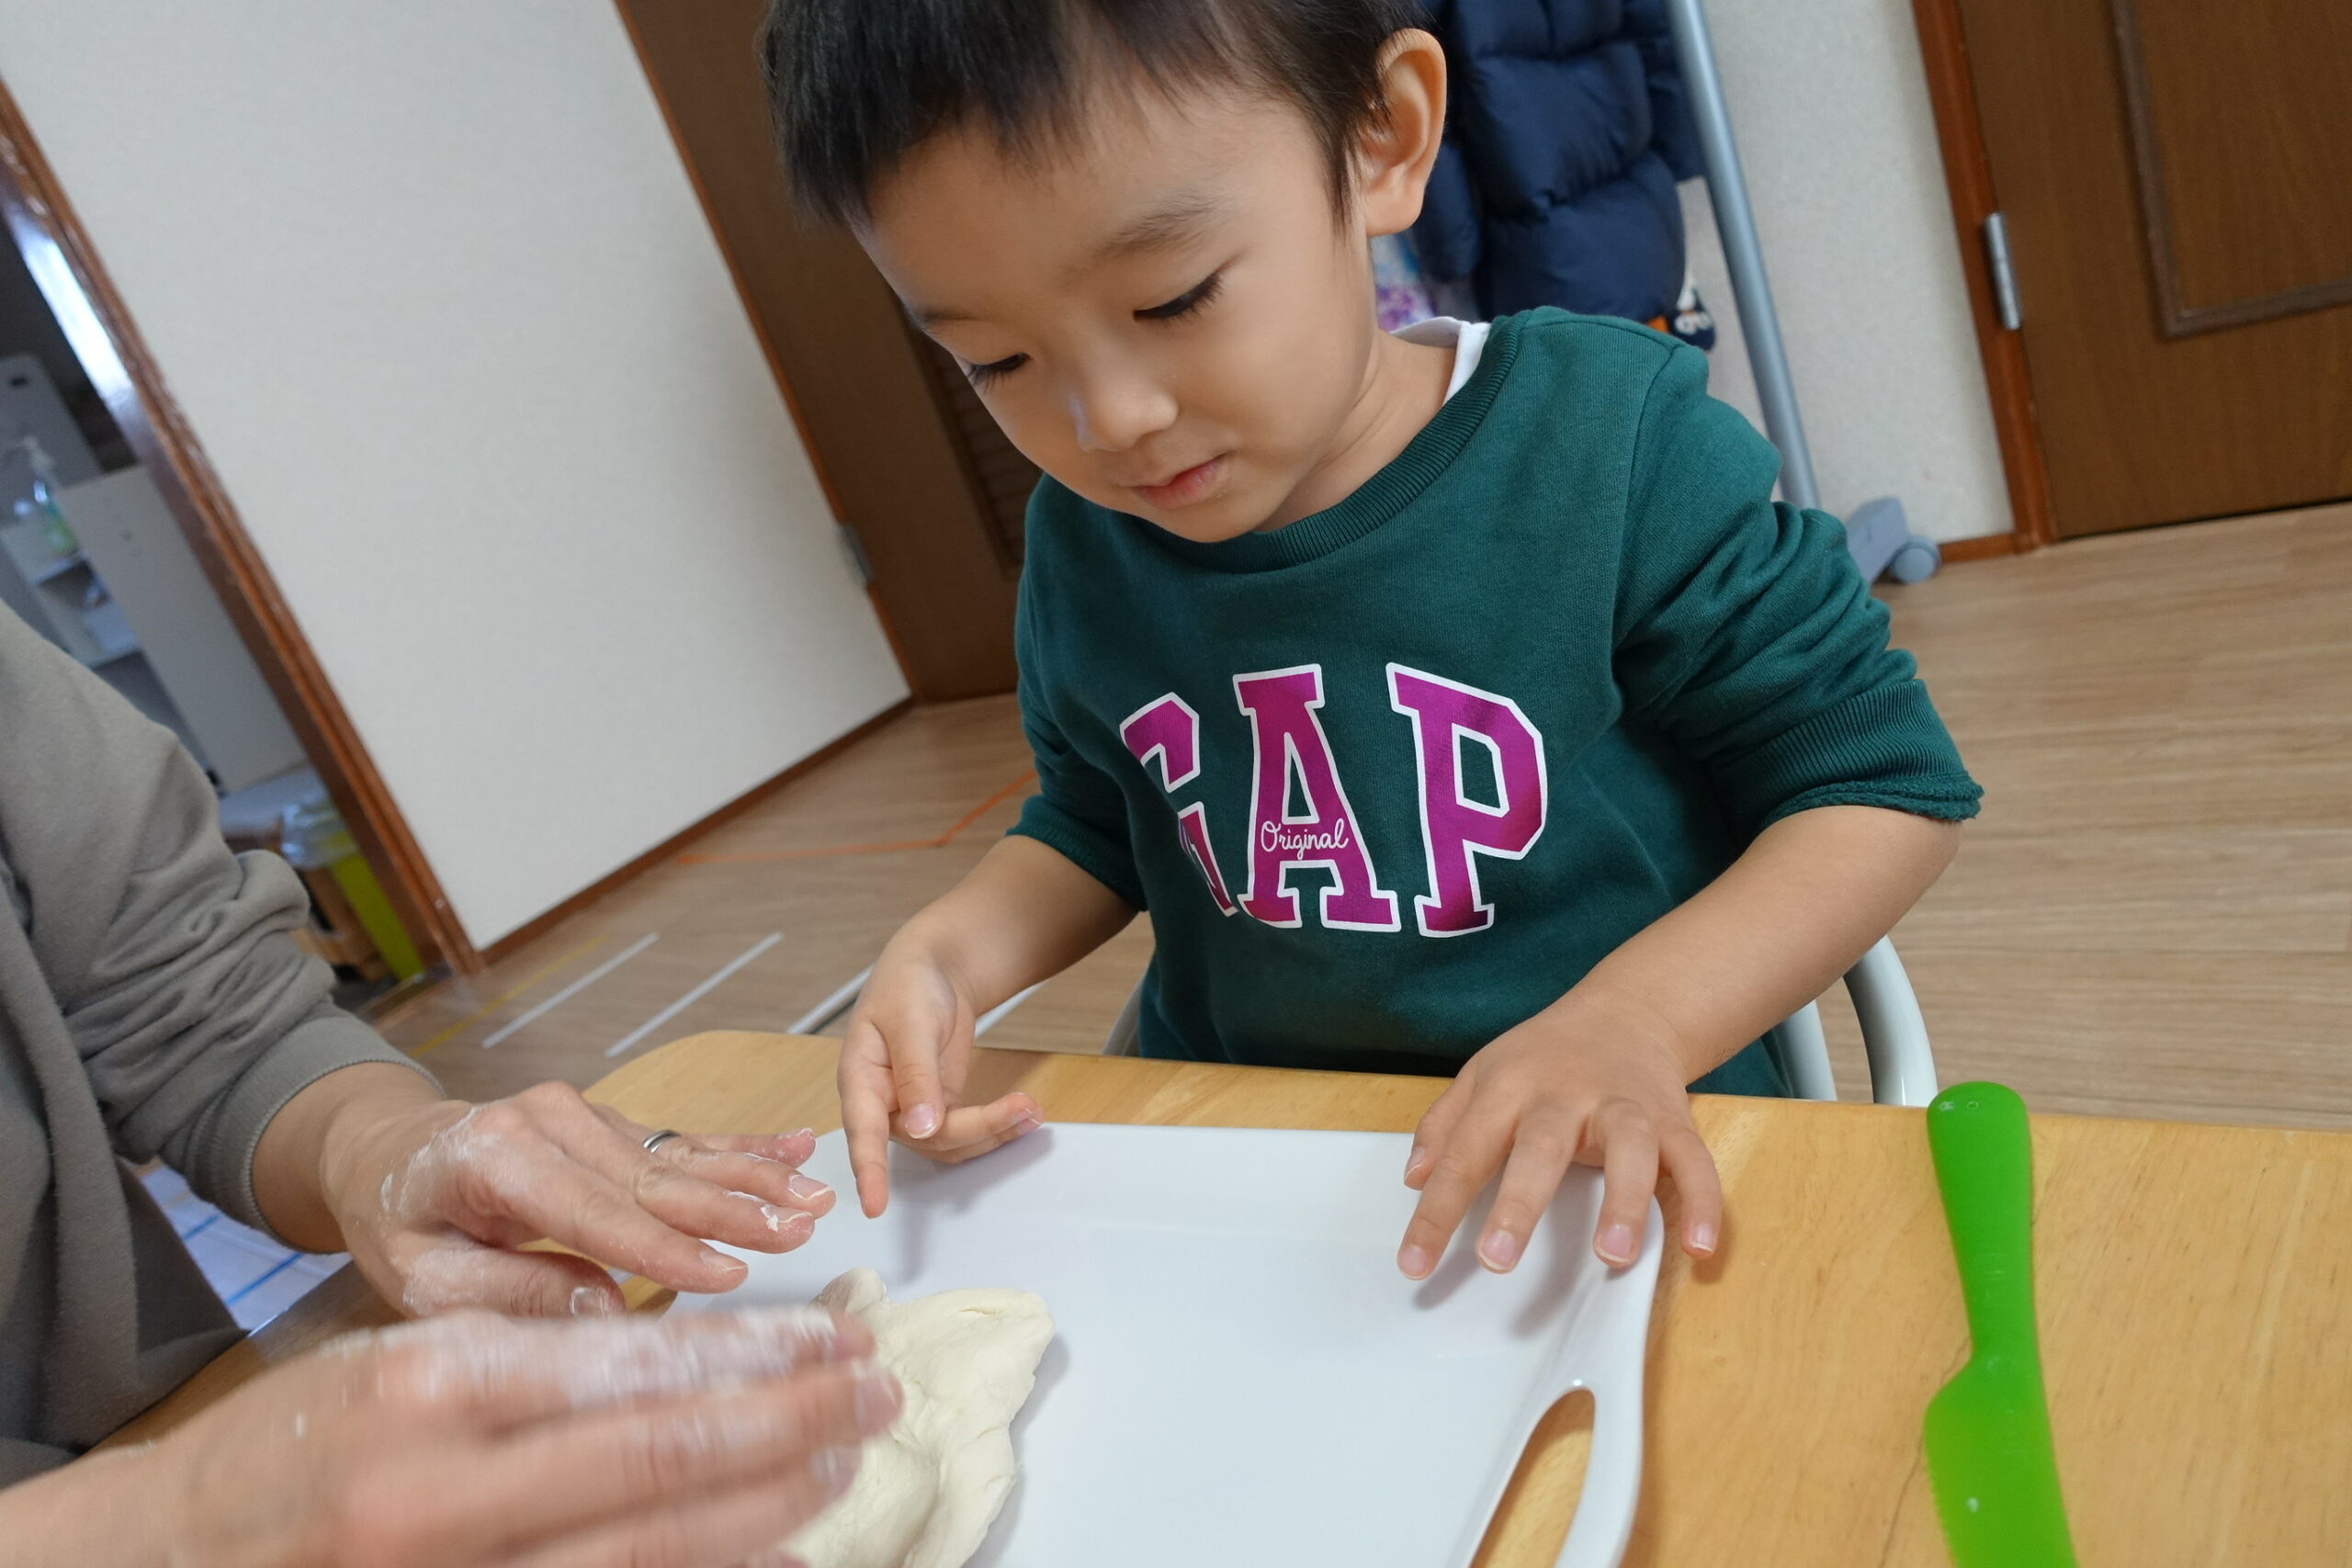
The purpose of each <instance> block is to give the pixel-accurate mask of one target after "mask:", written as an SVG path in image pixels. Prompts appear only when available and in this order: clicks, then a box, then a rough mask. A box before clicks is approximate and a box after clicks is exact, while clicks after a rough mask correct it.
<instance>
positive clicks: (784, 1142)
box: [589, 1105, 833, 1250]
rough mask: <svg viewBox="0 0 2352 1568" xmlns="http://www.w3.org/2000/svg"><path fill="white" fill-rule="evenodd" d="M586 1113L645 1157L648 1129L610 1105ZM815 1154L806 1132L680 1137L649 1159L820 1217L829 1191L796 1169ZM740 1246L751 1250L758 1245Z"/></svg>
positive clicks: (829, 1198)
mask: <svg viewBox="0 0 2352 1568" xmlns="http://www.w3.org/2000/svg"><path fill="white" fill-rule="evenodd" d="M589 1109H591V1110H592V1111H594V1112H595V1113H596V1115H597V1116H599V1117H600V1118H602V1119H603V1120H604V1122H605V1124H606V1125H608V1126H610V1127H611V1128H612V1129H613V1130H614V1131H615V1132H616V1133H617V1134H619V1135H620V1137H621V1139H622V1141H623V1142H624V1143H625V1144H626V1145H628V1147H629V1148H631V1149H635V1150H637V1151H638V1152H639V1153H640V1154H641V1153H643V1152H644V1150H645V1140H646V1139H647V1138H649V1137H650V1136H652V1134H653V1130H652V1129H651V1128H650V1127H644V1126H640V1125H639V1124H638V1123H637V1122H632V1121H630V1120H629V1119H628V1117H626V1116H624V1115H622V1114H621V1113H620V1112H619V1111H615V1110H614V1109H613V1108H612V1107H611V1106H609V1105H591V1106H590V1107H589ZM816 1149H817V1135H816V1134H814V1133H810V1132H806V1131H803V1132H798V1133H790V1134H780V1135H779V1134H752V1135H745V1134H725V1133H680V1134H677V1135H676V1136H675V1137H670V1138H664V1139H662V1141H661V1142H660V1143H659V1144H657V1145H654V1147H653V1152H652V1157H655V1158H659V1159H662V1160H666V1161H668V1162H669V1163H670V1164H671V1165H673V1166H674V1167H676V1168H678V1169H679V1170H681V1171H683V1172H684V1173H685V1174H686V1175H688V1176H690V1177H693V1178H694V1179H695V1180H697V1181H706V1182H708V1183H709V1184H710V1185H712V1186H713V1187H717V1188H718V1189H720V1190H722V1191H726V1192H740V1193H746V1194H749V1195H750V1196H752V1197H753V1198H756V1199H758V1200H760V1201H763V1202H767V1203H775V1204H778V1205H781V1206H782V1207H784V1208H787V1209H805V1210H807V1211H808V1212H809V1213H812V1214H816V1215H820V1216H821V1215H823V1214H825V1213H828V1212H830V1211H831V1208H832V1206H833V1190H832V1189H831V1188H830V1187H828V1186H826V1185H825V1184H824V1183H823V1182H821V1181H819V1180H818V1179H815V1178H814V1177H809V1176H803V1175H801V1174H800V1172H799V1170H798V1167H799V1166H800V1165H801V1164H802V1163H804V1162H805V1161H806V1160H807V1159H808V1158H809V1156H810V1155H812V1154H814V1153H815V1152H816ZM763 1218H764V1216H763ZM729 1239H730V1240H731V1239H733V1238H731V1237H729ZM740 1245H744V1246H752V1245H756V1241H755V1240H752V1241H745V1242H743V1243H741V1244H740ZM770 1250H773V1248H771V1249H770Z"/></svg>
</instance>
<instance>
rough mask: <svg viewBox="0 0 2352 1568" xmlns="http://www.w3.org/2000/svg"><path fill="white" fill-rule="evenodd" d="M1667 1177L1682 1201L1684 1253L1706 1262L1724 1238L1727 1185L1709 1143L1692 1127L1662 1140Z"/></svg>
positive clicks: (1669, 1133) (1670, 1132)
mask: <svg viewBox="0 0 2352 1568" xmlns="http://www.w3.org/2000/svg"><path fill="white" fill-rule="evenodd" d="M1659 1152H1660V1153H1661V1154H1662V1155H1663V1156H1665V1159H1666V1168H1667V1173H1668V1175H1670V1176H1672V1177H1673V1178H1674V1190H1675V1191H1676V1192H1677V1193H1678V1194H1679V1196H1680V1198H1681V1210H1682V1250H1683V1251H1685V1252H1687V1253H1689V1254H1690V1255H1691V1257H1693V1258H1704V1257H1706V1256H1707V1255H1708V1254H1709V1253H1711V1252H1713V1251H1714V1250H1715V1238H1716V1237H1717V1236H1719V1235H1722V1234H1723V1224H1724V1184H1723V1178H1722V1177H1721V1176H1719V1175H1718V1174H1717V1173H1716V1171H1715V1156H1713V1154H1711V1153H1709V1152H1708V1149H1707V1143H1706V1140H1705V1139H1703V1138H1702V1137H1700V1136H1699V1134H1697V1133H1696V1132H1694V1131H1693V1130H1691V1128H1688V1127H1675V1128H1669V1129H1668V1131H1667V1132H1666V1134H1665V1135H1664V1136H1663V1137H1662V1138H1660V1139H1659Z"/></svg>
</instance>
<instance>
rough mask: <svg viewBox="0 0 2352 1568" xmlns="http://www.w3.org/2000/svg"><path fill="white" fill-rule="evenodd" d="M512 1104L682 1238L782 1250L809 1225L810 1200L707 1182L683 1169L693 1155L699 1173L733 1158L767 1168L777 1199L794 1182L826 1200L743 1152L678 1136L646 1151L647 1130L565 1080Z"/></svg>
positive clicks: (819, 1188) (819, 1190)
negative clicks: (781, 1199) (681, 1147)
mask: <svg viewBox="0 0 2352 1568" xmlns="http://www.w3.org/2000/svg"><path fill="white" fill-rule="evenodd" d="M514 1103H515V1104H516V1105H519V1106H522V1107H524V1108H526V1111H528V1113H529V1115H530V1117H531V1118H532V1122H533V1125H534V1126H535V1127H536V1128H537V1130H538V1131H539V1132H540V1134H542V1135H543V1136H544V1137H545V1138H546V1139H547V1141H548V1143H550V1144H552V1145H554V1146H555V1147H556V1148H557V1149H558V1150H559V1151H560V1153H561V1154H562V1155H563V1156H568V1157H569V1158H571V1159H574V1160H577V1161H578V1162H579V1163H580V1164H582V1165H583V1166H586V1167H587V1168H589V1169H590V1170H593V1171H594V1172H595V1173H596V1174H597V1175H599V1176H601V1177H603V1178H604V1179H605V1180H607V1181H609V1182H611V1183H612V1184H613V1185H614V1186H615V1187H616V1188H618V1189H619V1190H622V1191H623V1192H626V1193H628V1195H629V1197H630V1198H632V1199H634V1200H635V1201H636V1202H637V1204H638V1206H639V1207H640V1208H642V1209H643V1210H644V1211H645V1212H646V1213H649V1214H651V1215H652V1216H654V1217H655V1218H656V1219H658V1220H660V1221H661V1222H662V1224H666V1225H668V1226H670V1227H671V1228H672V1229H673V1230H675V1231H678V1232H679V1233H681V1234H682V1235H690V1236H701V1237H707V1238H709V1239H711V1240H714V1241H723V1242H727V1243H729V1245H731V1246H735V1247H749V1248H751V1249H752V1250H753V1251H756V1252H786V1251H789V1250H790V1249H792V1248H793V1247H797V1246H799V1245H800V1244H801V1243H802V1242H804V1241H807V1240H808V1239H809V1235H811V1234H812V1233H813V1232H814V1230H815V1228H816V1221H815V1219H814V1217H813V1215H814V1213H815V1205H813V1204H811V1203H809V1202H805V1201H790V1202H775V1201H770V1200H769V1199H768V1198H766V1197H763V1196H762V1195H760V1194H759V1193H755V1192H750V1191H743V1190H738V1189H736V1188H734V1187H730V1186H728V1185H726V1184H724V1183H722V1182H719V1181H714V1180H710V1179H707V1176H706V1175H705V1174H699V1173H695V1172H692V1171H689V1170H688V1169H687V1168H686V1166H687V1162H688V1161H689V1160H696V1161H697V1163H699V1164H701V1165H702V1166H704V1167H705V1168H706V1171H707V1169H708V1168H710V1167H712V1166H714V1165H717V1164H719V1163H721V1162H733V1163H734V1164H737V1165H740V1166H742V1167H745V1168H750V1169H752V1170H753V1171H754V1172H758V1171H762V1170H763V1169H764V1170H765V1171H767V1172H773V1173H774V1176H773V1182H772V1186H773V1190H775V1193H776V1194H777V1195H778V1196H780V1197H782V1196H786V1195H788V1193H789V1190H790V1184H791V1183H792V1182H793V1181H794V1180H795V1179H798V1180H799V1181H801V1182H802V1183H803V1185H804V1187H805V1188H806V1189H807V1190H809V1192H810V1194H811V1196H812V1197H813V1196H816V1195H820V1194H821V1195H823V1196H824V1197H826V1198H828V1199H830V1197H831V1193H830V1192H829V1191H828V1190H826V1188H825V1186H824V1184H823V1183H822V1182H818V1181H809V1179H807V1178H805V1177H801V1178H795V1177H794V1175H793V1174H792V1173H791V1172H789V1171H786V1170H785V1169H784V1168H783V1167H781V1166H775V1165H770V1164H768V1163H767V1162H765V1161H762V1160H756V1159H753V1158H752V1157H751V1156H748V1155H719V1154H718V1153H716V1152H715V1151H712V1150H708V1149H704V1148H702V1147H701V1146H700V1145H692V1144H690V1143H689V1140H688V1139H687V1138H685V1137H684V1135H681V1136H679V1137H675V1138H670V1139H666V1140H664V1141H663V1142H662V1145H660V1147H659V1148H658V1149H656V1150H648V1149H647V1148H646V1147H645V1139H646V1137H647V1136H648V1134H644V1133H642V1132H639V1130H638V1128H637V1125H636V1123H634V1122H630V1121H629V1120H628V1118H627V1117H625V1116H620V1115H617V1114H616V1113H612V1112H610V1111H606V1110H605V1109H603V1108H600V1107H597V1106H594V1105H591V1104H589V1103H588V1102H587V1101H586V1100H582V1099H581V1098H580V1095H579V1092H578V1091H577V1090H575V1089H571V1088H570V1087H569V1086H568V1085H564V1084H552V1083H550V1084H540V1085H538V1086H537V1087H536V1088H533V1089H526V1090H524V1091H523V1092H522V1093H521V1094H519V1095H516V1096H515V1100H514ZM675 1145H688V1147H687V1148H686V1149H685V1150H684V1151H682V1152H681V1153H679V1154H675V1155H673V1153H672V1152H671V1151H672V1149H673V1147H674V1146H675ZM526 1146H528V1145H527V1143H526ZM765 1180H766V1178H764V1177H763V1181H765ZM826 1206H830V1204H827V1205H826ZM558 1239H560V1240H562V1241H564V1242H565V1244H566V1245H567V1246H578V1245H580V1244H578V1243H576V1242H573V1241H571V1238H569V1237H560V1238H558ZM582 1250H587V1251H594V1248H593V1247H583V1248H582ZM665 1282H666V1281H665Z"/></svg>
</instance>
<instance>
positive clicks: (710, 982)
mask: <svg viewBox="0 0 2352 1568" xmlns="http://www.w3.org/2000/svg"><path fill="white" fill-rule="evenodd" d="M783 940H784V933H783V932H782V931H770V932H768V934H767V935H765V936H763V937H762V938H761V939H760V940H759V941H757V942H753V943H752V945H751V946H750V947H749V948H748V949H746V950H745V951H743V952H741V953H737V954H736V955H735V956H734V957H733V958H731V959H729V960H728V962H727V964H726V965H725V967H723V968H721V969H720V970H719V971H718V974H716V975H713V976H711V977H710V978H709V979H707V980H705V981H704V982H703V983H702V984H701V985H699V986H696V987H695V988H694V989H693V990H691V991H688V992H687V993H686V994H685V995H684V996H683V997H680V998H678V999H677V1000H676V1001H674V1002H672V1003H671V1004H670V1005H669V1006H668V1007H665V1008H663V1009H662V1010H661V1011H660V1012H657V1013H655V1014H654V1015H653V1016H652V1017H651V1018H649V1019H647V1020H646V1021H644V1022H643V1023H641V1024H639V1025H638V1026H637V1028H635V1029H634V1030H632V1031H630V1032H629V1033H628V1036H627V1037H626V1038H624V1039H621V1040H619V1041H616V1042H615V1043H614V1044H613V1045H612V1047H611V1048H610V1049H608V1050H607V1051H605V1055H607V1056H617V1055H620V1054H621V1053H622V1052H624V1051H626V1050H628V1048H629V1047H630V1046H632V1045H634V1044H636V1043H638V1042H639V1041H640V1040H642V1039H644V1038H645V1037H646V1036H647V1035H649V1034H650V1033H652V1032H654V1031H655V1030H657V1029H659V1028H661V1027H662V1025H663V1024H665V1023H667V1022H669V1021H671V1020H672V1019H673V1018H675V1017H677V1016H678V1015H679V1014H680V1013H682V1012H684V1011H685V1010H687V1009H688V1008H690V1007H692V1006H694V1005H695V1003H696V1002H698V1001H700V1000H702V999H703V998H705V997H707V996H708V995H710V993H711V992H713V991H715V990H717V989H718V987H721V986H723V985H725V984H726V983H727V979H728V977H729V976H731V975H733V974H734V973H735V971H736V970H738V969H741V967H743V965H744V964H749V963H750V962H751V961H752V959H754V958H757V957H758V956H759V955H760V954H761V953H765V952H766V951H767V950H768V949H769V948H771V947H774V946H775V944H776V943H777V942H782V941H783Z"/></svg>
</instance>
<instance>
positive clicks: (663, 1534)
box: [502, 1449, 857, 1568]
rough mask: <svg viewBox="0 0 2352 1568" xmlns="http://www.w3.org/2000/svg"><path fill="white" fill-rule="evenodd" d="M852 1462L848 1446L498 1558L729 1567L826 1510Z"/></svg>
mask: <svg viewBox="0 0 2352 1568" xmlns="http://www.w3.org/2000/svg"><path fill="white" fill-rule="evenodd" d="M856 1460H857V1456H856V1454H855V1452H854V1451H853V1450H841V1449H835V1450H828V1451H827V1452H826V1453H825V1454H822V1455H820V1456H819V1458H818V1459H817V1461H814V1462H813V1463H811V1464H809V1465H807V1466H804V1467H801V1468H798V1469H797V1470H795V1471H794V1472H792V1473H791V1474H790V1475H789V1476H787V1477H786V1478H783V1479H781V1480H779V1479H775V1478H769V1479H765V1480H761V1481H756V1482H753V1483H750V1484H748V1485H743V1486H738V1487H736V1488H735V1489H734V1490H732V1491H730V1492H726V1493H720V1494H718V1495H712V1496H709V1497H707V1498H701V1499H696V1500H695V1501H692V1502H687V1503H681V1504H674V1505H673V1506H669V1507H665V1508H659V1509H655V1510H653V1511H651V1512H647V1513H640V1514H639V1515H638V1516H636V1517H633V1518H628V1519H624V1520H620V1521H618V1522H616V1523H613V1524H608V1525H605V1526H602V1527H600V1528H597V1529H592V1530H589V1531H586V1532H584V1533H582V1534H579V1535H576V1536H573V1537H572V1538H571V1539H570V1540H561V1541H558V1542H555V1543H552V1544H550V1545H548V1546H544V1547H541V1548H538V1549H537V1550H535V1551H528V1552H526V1553H525V1554H524V1555H522V1556H520V1557H514V1558H507V1559H503V1560H502V1563H503V1565H506V1568H729V1564H733V1563H740V1562H743V1561H744V1560H745V1559H746V1558H749V1557H752V1556H753V1555H754V1554H759V1553H762V1552H763V1550H764V1549H772V1548H774V1547H775V1542H776V1541H777V1540H779V1539H780V1538H782V1537H785V1536H788V1535H791V1534H792V1533H793V1532H795V1531H796V1530H797V1529H800V1528H801V1527H802V1526H803V1525H805V1524H807V1523H808V1522H809V1520H810V1519H813V1518H815V1517H817V1516H818V1515H819V1514H820V1513H821V1512H823V1511H824V1508H825V1506H826V1505H827V1504H829V1503H831V1502H832V1500H833V1499H834V1498H836V1497H838V1496H840V1495H842V1493H843V1492H845V1491H847V1490H848V1489H849V1483H850V1482H851V1481H852V1480H853V1479H854V1477H855V1475H856V1472H857V1463H856ZM761 1560H762V1561H763V1562H771V1561H776V1559H772V1558H768V1557H764V1556H763V1557H762V1558H761ZM782 1561H784V1562H790V1561H792V1560H791V1559H790V1558H785V1559H782Z"/></svg>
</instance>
